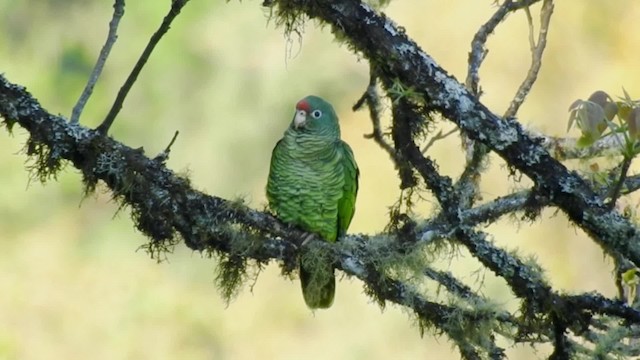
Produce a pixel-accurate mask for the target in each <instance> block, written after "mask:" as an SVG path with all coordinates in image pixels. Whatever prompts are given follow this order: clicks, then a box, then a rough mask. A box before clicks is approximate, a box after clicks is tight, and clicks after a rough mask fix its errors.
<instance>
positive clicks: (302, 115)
mask: <svg viewBox="0 0 640 360" xmlns="http://www.w3.org/2000/svg"><path fill="white" fill-rule="evenodd" d="M306 124H307V112H306V111H304V110H296V116H295V117H294V118H293V126H294V127H295V128H296V129H300V128H304V126H305V125H306Z"/></svg>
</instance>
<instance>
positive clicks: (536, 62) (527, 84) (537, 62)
mask: <svg viewBox="0 0 640 360" xmlns="http://www.w3.org/2000/svg"><path fill="white" fill-rule="evenodd" d="M525 12H526V14H527V20H528V22H529V45H530V46H531V66H530V67H529V71H528V73H527V77H526V78H525V79H524V81H523V82H522V84H520V87H519V88H518V91H516V94H515V96H514V97H513V100H511V104H509V108H508V109H507V111H506V112H505V113H504V115H503V117H505V118H508V117H514V116H515V115H516V114H517V113H518V109H520V106H521V105H522V103H523V102H524V100H525V98H526V97H527V95H528V94H529V91H531V87H532V86H533V84H534V83H535V82H536V79H537V78H538V72H539V71H540V66H542V54H543V53H544V49H545V47H546V45H547V34H548V33H549V23H550V21H551V14H553V0H544V1H543V3H542V9H540V31H538V43H537V44H536V43H535V41H534V39H533V31H534V28H533V19H532V17H531V13H530V11H529V8H528V7H527V8H525Z"/></svg>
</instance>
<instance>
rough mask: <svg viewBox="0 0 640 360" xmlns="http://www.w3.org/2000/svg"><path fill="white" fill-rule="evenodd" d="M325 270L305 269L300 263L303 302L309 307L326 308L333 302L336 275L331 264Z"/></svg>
mask: <svg viewBox="0 0 640 360" xmlns="http://www.w3.org/2000/svg"><path fill="white" fill-rule="evenodd" d="M328 266H330V269H329V268H327V269H326V271H318V269H314V271H311V270H307V269H305V267H304V266H302V263H301V264H300V283H301V285H302V295H303V296H304V302H305V303H307V306H308V307H309V308H311V309H328V308H330V307H331V304H333V298H334V297H335V294H336V276H335V273H334V270H335V269H334V268H333V265H330V264H328Z"/></svg>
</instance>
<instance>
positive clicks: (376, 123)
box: [352, 68, 398, 165]
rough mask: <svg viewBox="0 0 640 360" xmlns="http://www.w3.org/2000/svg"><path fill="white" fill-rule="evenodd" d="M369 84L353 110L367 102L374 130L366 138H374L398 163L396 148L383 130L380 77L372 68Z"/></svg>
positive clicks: (358, 108)
mask: <svg viewBox="0 0 640 360" xmlns="http://www.w3.org/2000/svg"><path fill="white" fill-rule="evenodd" d="M369 73H370V76H369V85H367V90H365V92H364V93H363V94H362V96H361V97H360V99H359V100H358V101H357V102H356V104H355V105H353V108H352V110H353V111H358V110H360V109H361V108H362V106H364V105H365V104H366V105H367V107H368V108H369V117H370V118H371V124H372V125H373V131H372V132H371V133H370V134H365V135H364V137H365V139H373V141H375V142H376V143H377V144H378V145H380V147H381V148H382V149H383V150H384V151H386V152H387V154H389V157H391V160H393V162H394V163H395V164H396V165H397V163H398V159H397V157H398V156H397V154H396V150H395V149H394V148H393V146H391V144H390V143H389V142H387V140H385V138H384V134H383V132H382V125H381V119H380V108H381V105H380V95H379V94H378V89H377V83H378V77H377V75H376V73H375V71H374V70H373V68H371V70H370V71H369Z"/></svg>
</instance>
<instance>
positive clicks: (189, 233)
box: [0, 0, 640, 359]
mask: <svg viewBox="0 0 640 360" xmlns="http://www.w3.org/2000/svg"><path fill="white" fill-rule="evenodd" d="M536 2H537V1H521V2H510V1H507V2H505V5H503V6H504V7H503V8H501V10H500V11H502V12H503V13H504V14H502V16H504V15H505V14H506V13H508V12H509V11H513V10H516V9H520V8H523V7H525V6H528V5H530V4H533V3H536ZM269 5H270V6H272V7H273V9H274V14H275V15H274V16H276V17H278V18H279V19H282V20H281V23H283V24H285V26H286V25H290V24H296V23H298V22H297V20H296V19H299V18H300V17H303V16H308V17H310V18H315V19H318V20H319V21H320V22H322V23H325V24H329V25H331V26H332V29H333V31H334V33H336V34H339V35H340V38H341V39H346V40H344V41H346V42H347V43H348V44H349V46H350V47H351V48H352V49H353V50H354V51H356V52H358V53H360V54H361V55H362V56H363V57H364V58H366V59H367V60H368V61H369V63H370V65H371V68H372V74H373V75H372V84H374V85H375V83H376V81H378V82H379V83H380V84H381V87H382V90H383V92H384V96H385V97H387V98H388V99H389V100H390V101H392V104H393V106H392V117H393V125H392V140H393V146H392V147H391V146H388V148H387V150H388V151H389V152H390V155H391V157H392V159H393V160H394V161H395V162H396V163H397V164H398V168H399V171H400V176H401V177H402V183H403V188H407V189H410V188H413V187H420V186H422V187H425V188H426V189H428V190H429V191H431V192H432V193H433V195H434V196H435V198H436V199H437V201H438V202H439V204H440V208H441V209H442V210H441V211H440V213H438V214H435V215H434V216H433V218H431V219H412V218H410V217H409V216H408V215H406V214H396V215H397V216H396V218H395V219H392V220H393V221H392V224H393V226H390V230H389V231H387V232H384V233H381V234H377V235H375V236H363V235H348V236H346V237H344V238H342V239H340V241H338V242H337V243H335V244H328V243H325V242H321V241H310V242H308V243H305V244H304V245H303V244H302V240H303V239H305V238H307V234H305V233H303V232H302V231H300V230H299V229H295V228H291V227H289V226H287V225H285V224H283V223H282V222H280V221H279V220H278V219H276V218H274V217H273V216H272V215H270V214H269V213H266V212H261V211H257V210H254V209H251V208H249V207H247V206H245V205H243V204H242V203H241V202H238V201H230V200H225V199H222V198H219V197H216V196H211V195H207V194H204V193H202V192H199V191H197V190H194V189H192V188H191V186H190V184H189V181H188V179H186V178H184V177H180V176H178V175H176V174H175V173H173V172H172V171H171V170H169V169H167V168H166V166H165V164H164V160H165V159H166V154H160V155H159V156H156V157H155V158H150V157H147V156H146V155H145V154H144V151H143V149H132V148H130V147H128V146H126V145H124V144H122V143H119V142H118V141H116V140H114V139H112V138H110V137H108V136H106V135H103V134H102V133H101V132H99V131H96V130H92V129H88V128H86V127H83V126H82V125H80V124H79V123H75V122H68V121H67V120H66V119H64V118H63V117H61V116H56V115H52V114H50V113H48V112H47V111H46V110H45V109H43V108H42V107H41V105H40V104H39V103H38V101H37V100H36V99H34V98H33V97H32V96H31V95H30V94H29V93H28V92H27V91H26V89H24V88H23V87H21V86H19V85H16V84H13V83H11V82H10V81H9V80H8V79H6V78H5V77H4V76H2V75H0V116H2V118H3V121H4V123H5V125H6V126H7V127H8V129H9V130H11V128H12V127H13V126H15V125H18V126H21V127H23V128H25V129H26V130H27V131H28V132H29V134H30V138H29V140H28V142H27V153H28V155H29V156H32V157H34V158H35V165H34V169H33V171H35V172H36V174H37V175H38V176H39V178H40V179H41V180H43V181H44V180H47V179H49V178H51V177H53V176H55V174H56V173H57V172H58V171H61V169H62V167H63V165H65V164H70V165H72V166H73V167H75V168H77V169H79V170H80V171H81V172H82V174H83V177H84V183H85V186H86V188H87V191H89V192H90V191H92V190H93V188H94V187H95V186H96V184H97V183H98V181H101V182H103V183H104V184H106V186H107V187H108V188H109V189H110V190H111V191H112V192H113V197H114V198H115V199H116V200H117V201H118V202H119V203H120V204H121V205H123V206H128V207H130V208H131V209H132V214H133V221H134V223H135V226H136V227H137V228H138V229H139V230H140V231H141V232H143V233H144V234H146V235H147V236H148V237H149V238H150V239H151V240H150V243H149V247H148V249H149V251H150V252H151V254H152V255H154V256H158V255H159V254H160V253H161V252H162V251H163V250H165V249H166V248H168V247H171V246H174V245H175V244H177V243H178V242H180V241H183V242H184V243H185V245H186V246H188V247H189V248H191V249H194V250H197V251H203V252H208V253H211V254H215V255H216V256H218V257H219V258H220V260H221V265H220V266H221V270H220V276H219V279H218V280H219V284H220V285H221V291H222V292H223V294H224V295H225V296H231V295H232V294H233V293H234V291H236V290H237V287H238V286H239V285H240V284H241V283H242V281H243V279H244V277H245V274H246V267H247V266H249V265H251V264H257V266H260V265H261V264H264V263H266V262H269V261H271V260H276V261H278V262H279V263H280V264H281V265H282V268H283V271H284V272H285V273H290V272H292V271H294V270H295V267H296V264H297V259H298V257H299V256H300V252H301V250H304V251H314V248H315V249H317V248H322V252H323V253H330V254H332V255H331V256H332V258H333V259H332V260H333V261H335V264H336V268H337V269H340V270H342V271H343V272H344V273H346V274H347V275H349V276H354V277H356V278H358V279H360V280H362V281H363V282H364V284H365V288H366V292H367V293H368V294H369V295H371V296H372V297H373V298H374V299H375V300H376V301H377V302H378V303H379V304H380V305H381V306H384V305H385V303H386V302H387V301H390V302H394V303H397V304H399V305H402V306H405V307H407V308H408V309H411V310H412V311H413V312H414V313H415V315H416V317H417V319H418V324H419V325H420V328H421V329H422V330H424V329H434V330H436V331H439V332H444V333H445V334H447V335H448V336H449V338H450V339H451V340H452V341H453V342H454V343H455V344H456V345H457V347H458V349H459V351H460V354H461V355H462V356H463V357H464V358H468V359H479V358H496V359H499V358H504V357H505V355H504V350H503V349H502V348H501V347H500V346H499V345H497V342H496V339H497V338H500V337H501V338H506V339H508V341H511V342H527V343H532V344H536V343H550V344H553V345H554V347H555V350H554V352H553V354H552V355H551V357H552V358H558V359H561V358H568V357H573V356H585V357H590V356H596V355H598V356H601V358H608V357H609V356H610V355H607V354H608V353H611V354H613V356H615V355H623V356H631V355H638V354H640V347H638V346H637V345H634V343H633V342H630V343H628V342H627V339H630V338H633V337H635V334H636V332H637V329H636V325H637V324H640V312H639V311H637V310H636V309H634V308H632V307H630V306H627V305H626V304H625V303H624V302H623V301H620V300H617V299H610V298H606V297H604V296H602V295H600V294H596V293H588V294H569V295H567V294H561V293H559V292H558V291H556V290H554V289H553V288H552V287H551V286H550V284H549V283H548V282H547V281H546V280H545V279H544V276H543V274H542V272H541V270H540V269H539V267H538V266H537V265H536V264H535V263H533V262H531V261H524V260H522V259H521V258H519V257H518V256H517V255H515V254H513V253H511V252H508V251H506V250H504V249H501V248H499V247H496V246H495V245H494V244H493V243H492V242H491V241H490V240H489V237H488V235H487V234H486V233H484V232H483V231H482V225H483V224H486V223H491V222H493V221H495V220H496V219H498V218H499V217H501V216H502V215H504V214H508V213H512V212H514V211H523V210H524V211H526V212H528V213H530V214H532V216H535V213H536V211H538V210H539V209H540V208H543V207H547V206H551V207H557V208H558V209H560V210H562V211H563V212H564V213H565V214H566V215H567V217H568V218H569V219H570V220H571V221H572V222H573V223H574V224H575V225H576V226H577V227H579V228H581V229H583V230H584V231H585V232H586V233H587V234H589V235H590V236H591V238H592V239H593V240H594V241H595V242H597V243H598V244H599V245H600V246H601V247H602V249H603V250H604V251H605V252H606V253H607V254H609V255H611V256H613V257H614V258H616V259H624V260H625V261H628V262H629V263H630V264H631V263H632V264H635V266H640V248H639V245H638V244H639V243H640V236H639V234H638V231H637V227H636V225H635V224H633V223H632V222H630V221H629V220H628V219H627V218H625V217H623V216H622V215H621V214H620V213H618V212H617V211H615V210H613V211H611V210H609V209H608V207H607V206H605V203H604V200H603V196H602V193H603V192H605V190H603V189H598V188H594V187H593V186H592V185H591V184H590V183H588V182H587V181H585V180H584V179H582V178H581V177H580V176H579V175H578V174H577V173H575V172H572V171H569V170H568V169H567V168H566V167H565V166H564V165H563V164H562V163H561V162H560V161H559V160H557V159H556V158H554V157H552V156H551V155H550V154H549V152H548V151H547V149H548V147H549V145H548V142H544V141H542V138H541V137H539V136H533V135H531V134H529V133H528V132H527V131H526V130H525V129H524V128H523V127H522V126H521V124H520V123H519V122H518V121H517V120H516V119H514V118H508V119H503V118H501V117H499V116H497V115H496V114H494V113H492V112H491V111H490V110H488V109H487V107H485V106H484V105H483V104H482V103H481V102H480V101H479V100H478V98H477V97H476V96H475V95H473V94H472V93H471V92H469V91H468V90H467V88H466V87H465V86H464V85H463V84H461V83H459V82H458V81H457V80H456V79H454V78H453V77H451V76H449V75H448V74H447V72H446V71H445V70H444V69H443V68H441V67H440V66H439V65H438V64H437V63H436V62H435V61H434V60H433V59H432V58H431V57H430V56H429V55H428V54H426V53H425V52H424V51H423V50H422V49H420V47H419V46H418V45H417V44H416V43H415V42H413V41H412V40H411V39H409V38H408V37H407V36H406V34H405V33H404V32H403V31H402V29H401V28H399V27H398V26H396V24H394V23H393V21H391V20H390V19H389V18H387V17H386V16H384V15H383V14H381V13H379V12H377V11H375V10H374V9H372V8H371V7H370V6H368V5H366V4H364V3H361V2H359V1H356V0H336V1H301V0H295V1H290V0H281V1H273V2H270V4H269ZM505 9H506V10H505ZM398 84H400V85H401V86H402V88H403V89H407V93H409V92H410V93H411V96H404V97H402V96H397V94H396V95H394V94H395V93H394V91H393V88H394V86H397V85H398ZM371 96H372V97H371V98H369V100H368V101H371V102H374V101H375V96H373V95H371ZM369 105H370V106H372V105H371V104H369ZM374 113H375V111H372V116H373V115H374ZM434 114H438V115H440V116H442V117H443V118H445V119H448V120H450V121H451V122H453V123H454V124H455V125H456V126H457V127H458V128H459V129H460V131H461V132H462V133H463V134H464V135H465V136H467V137H468V138H470V139H472V140H474V141H476V142H477V143H479V144H482V145H484V146H485V147H486V149H487V151H492V152H495V153H496V154H498V155H499V156H500V157H502V158H503V159H504V161H505V162H506V163H507V164H508V165H509V166H510V167H511V169H513V170H514V171H518V172H521V173H522V174H524V175H526V176H527V177H529V178H530V179H531V180H532V181H533V182H534V184H535V185H534V186H533V187H532V188H531V189H529V190H528V191H524V192H521V193H516V194H512V195H509V196H506V197H502V198H498V199H495V200H493V201H490V202H488V203H485V204H483V205H479V206H475V207H473V201H472V200H470V197H472V196H473V195H470V194H472V193H473V191H469V189H468V188H467V187H468V186H469V185H468V184H467V180H464V181H463V180H460V181H457V182H456V181H454V180H453V179H451V178H449V177H446V176H442V175H441V174H439V172H438V168H437V164H436V163H435V161H434V160H432V159H430V158H429V157H428V156H426V155H425V154H423V152H422V151H421V149H420V147H419V140H418V137H419V134H421V133H422V132H424V131H426V130H425V129H426V127H427V125H428V122H429V121H430V119H431V117H432V116H433V115H434ZM376 116H377V115H376ZM374 136H375V134H374ZM378 137H379V138H378V140H380V141H384V139H383V138H382V137H381V136H380V135H379V134H378ZM479 156H481V155H479ZM470 164H474V162H471V163H470ZM470 166H471V165H470ZM473 166H475V167H477V162H476V163H475V165H473ZM469 171H470V172H475V171H477V170H475V169H472V170H469ZM461 178H462V179H465V177H464V176H462V177H461ZM418 179H419V181H418ZM626 185H627V187H626V188H627V190H629V189H632V188H637V187H639V186H640V181H639V179H638V178H637V177H632V178H629V179H627V183H626ZM443 243H454V244H456V245H457V246H464V247H466V248H467V249H468V250H469V252H470V253H471V254H472V255H473V256H474V257H476V258H477V259H478V260H479V261H480V262H481V263H482V264H483V265H484V266H485V267H487V268H488V269H490V270H491V271H492V272H493V273H495V274H496V275H497V276H499V277H501V278H503V279H504V280H505V282H506V283H507V284H508V285H509V286H510V288H511V290H512V291H513V293H514V295H515V296H516V297H518V298H519V299H520V301H521V308H520V311H519V312H517V313H514V314H511V313H508V312H506V311H504V310H502V309H501V308H500V307H499V306H496V305H492V304H491V301H490V299H487V298H485V297H484V296H481V295H479V294H478V293H476V292H474V291H473V290H471V289H470V288H469V287H467V286H466V285H464V284H463V283H462V282H461V281H459V280H458V279H456V278H455V277H454V276H453V275H452V274H450V273H447V272H442V271H438V270H434V269H432V268H431V267H430V265H429V261H428V256H425V253H428V252H429V251H431V250H433V251H436V250H434V249H435V248H437V247H438V246H442V244H443ZM407 272H408V273H410V274H412V275H411V276H407V277H403V276H402V274H403V273H407ZM416 274H419V275H420V276H418V277H416ZM416 278H417V279H418V280H416ZM424 279H430V280H431V281H435V282H437V283H439V284H440V285H442V287H443V288H444V289H446V291H447V292H448V293H450V294H451V295H452V296H454V297H456V298H457V299H458V301H457V302H452V303H442V302H438V301H436V300H434V299H431V298H430V297H429V295H428V294H424V293H423V292H421V291H419V290H418V286H416V285H418V284H419V282H420V281H423V280H424ZM594 349H595V350H594Z"/></svg>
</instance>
